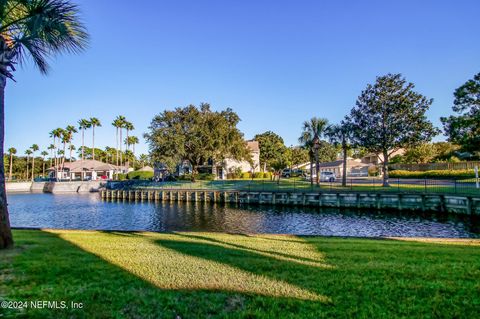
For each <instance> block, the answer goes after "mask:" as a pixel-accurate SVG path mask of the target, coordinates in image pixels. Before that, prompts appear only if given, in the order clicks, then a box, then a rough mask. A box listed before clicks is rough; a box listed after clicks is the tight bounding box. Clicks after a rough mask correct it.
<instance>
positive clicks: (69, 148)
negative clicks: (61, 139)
mask: <svg viewBox="0 0 480 319" xmlns="http://www.w3.org/2000/svg"><path fill="white" fill-rule="evenodd" d="M76 149H77V148H76V147H75V145H72V144H70V146H69V147H68V150H69V151H70V155H69V156H68V158H69V159H70V162H72V152H73V151H75V150H76Z"/></svg>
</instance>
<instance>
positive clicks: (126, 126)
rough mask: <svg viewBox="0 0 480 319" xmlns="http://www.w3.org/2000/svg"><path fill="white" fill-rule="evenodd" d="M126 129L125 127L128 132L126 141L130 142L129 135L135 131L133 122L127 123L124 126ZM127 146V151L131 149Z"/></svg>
mask: <svg viewBox="0 0 480 319" xmlns="http://www.w3.org/2000/svg"><path fill="white" fill-rule="evenodd" d="M124 127H125V130H126V133H127V134H126V136H127V137H126V140H127V141H128V133H129V132H131V131H133V130H134V129H135V126H133V124H132V123H131V122H128V121H125V124H124ZM126 146H127V151H128V150H129V149H130V148H129V146H130V145H129V144H126Z"/></svg>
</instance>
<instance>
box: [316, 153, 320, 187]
mask: <svg viewBox="0 0 480 319" xmlns="http://www.w3.org/2000/svg"><path fill="white" fill-rule="evenodd" d="M319 172H320V162H319V160H318V149H316V150H315V173H316V174H317V180H316V182H317V185H318V186H320V176H319V174H318V173H319Z"/></svg>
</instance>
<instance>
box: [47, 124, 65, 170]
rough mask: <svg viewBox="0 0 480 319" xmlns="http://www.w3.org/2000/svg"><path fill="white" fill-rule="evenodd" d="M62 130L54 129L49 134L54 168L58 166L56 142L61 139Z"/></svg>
mask: <svg viewBox="0 0 480 319" xmlns="http://www.w3.org/2000/svg"><path fill="white" fill-rule="evenodd" d="M62 132H63V129H61V128H60V127H59V128H56V129H54V130H52V131H51V132H50V137H53V152H54V156H55V157H54V159H55V167H56V166H57V165H58V161H57V140H60V138H61V137H62ZM55 177H57V171H56V170H55Z"/></svg>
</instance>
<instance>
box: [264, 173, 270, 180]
mask: <svg viewBox="0 0 480 319" xmlns="http://www.w3.org/2000/svg"><path fill="white" fill-rule="evenodd" d="M263 178H268V179H272V173H271V172H265V173H263Z"/></svg>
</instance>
